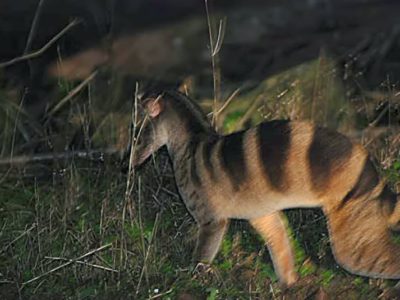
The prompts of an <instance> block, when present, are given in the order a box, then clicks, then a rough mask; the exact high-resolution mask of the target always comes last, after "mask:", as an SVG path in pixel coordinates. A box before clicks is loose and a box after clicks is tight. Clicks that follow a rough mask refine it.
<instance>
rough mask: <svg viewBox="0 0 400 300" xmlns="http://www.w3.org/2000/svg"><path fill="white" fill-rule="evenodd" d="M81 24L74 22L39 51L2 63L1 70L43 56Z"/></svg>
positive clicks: (77, 21)
mask: <svg viewBox="0 0 400 300" xmlns="http://www.w3.org/2000/svg"><path fill="white" fill-rule="evenodd" d="M79 23H80V21H79V20H73V21H72V22H70V23H69V24H68V25H67V26H65V27H64V29H63V30H61V31H60V32H59V33H57V34H56V35H55V36H54V37H53V38H52V39H51V40H50V41H48V42H47V43H46V44H45V45H44V46H43V47H42V48H40V49H39V50H36V51H33V52H31V53H29V54H26V55H22V56H18V57H15V58H13V59H11V60H9V61H6V62H3V63H0V68H5V67H8V66H11V65H13V64H16V63H19V62H21V61H25V60H28V59H33V58H36V57H38V56H40V55H42V54H43V53H44V52H46V51H47V50H48V49H49V48H50V47H51V46H52V45H53V44H54V43H55V42H57V41H58V40H59V39H60V38H61V37H62V36H63V35H65V34H66V33H67V32H68V31H69V30H70V29H71V28H72V27H74V26H76V25H78V24H79Z"/></svg>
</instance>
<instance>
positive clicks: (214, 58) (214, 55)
mask: <svg viewBox="0 0 400 300" xmlns="http://www.w3.org/2000/svg"><path fill="white" fill-rule="evenodd" d="M204 3H205V7H206V15H207V25H208V35H209V39H210V55H211V65H212V72H213V85H214V104H213V111H214V112H216V111H217V106H218V102H219V99H220V94H221V87H220V85H221V72H220V69H219V64H218V62H219V59H218V52H219V50H220V49H221V45H222V40H223V33H224V29H225V23H224V22H222V21H221V22H220V26H219V34H218V37H217V47H216V46H214V29H213V26H212V24H211V17H210V12H209V9H208V0H204ZM211 124H212V125H213V126H215V124H216V114H213V117H212V119H211Z"/></svg>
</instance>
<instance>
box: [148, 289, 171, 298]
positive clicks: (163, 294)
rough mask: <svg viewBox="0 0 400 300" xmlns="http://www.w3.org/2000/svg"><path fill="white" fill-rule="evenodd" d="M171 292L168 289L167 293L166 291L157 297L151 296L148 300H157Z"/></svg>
mask: <svg viewBox="0 0 400 300" xmlns="http://www.w3.org/2000/svg"><path fill="white" fill-rule="evenodd" d="M172 291H173V289H169V290H168V291H166V292H164V293H159V294H157V295H153V296H151V297H150V298H149V299H148V300H151V299H157V298H160V297H163V296H165V295H168V294H170V293H172Z"/></svg>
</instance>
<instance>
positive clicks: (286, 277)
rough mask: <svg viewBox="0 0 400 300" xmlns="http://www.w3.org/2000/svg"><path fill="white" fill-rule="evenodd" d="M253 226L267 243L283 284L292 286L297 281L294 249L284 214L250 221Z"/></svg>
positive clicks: (278, 213) (274, 214) (276, 213)
mask: <svg viewBox="0 0 400 300" xmlns="http://www.w3.org/2000/svg"><path fill="white" fill-rule="evenodd" d="M250 223H251V225H252V226H253V227H254V228H255V229H256V230H257V232H259V233H260V234H261V236H262V237H263V238H264V240H265V241H266V244H267V246H268V250H269V253H270V255H271V258H272V261H273V263H274V268H275V272H276V273H277V274H278V276H279V280H280V281H281V283H283V284H285V285H287V286H290V285H292V284H293V283H295V282H296V280H297V273H296V270H295V266H294V255H293V248H292V244H291V242H290V239H289V236H288V231H287V228H286V223H285V217H284V215H283V213H282V212H275V213H272V214H268V215H266V216H263V217H260V218H256V219H252V220H250Z"/></svg>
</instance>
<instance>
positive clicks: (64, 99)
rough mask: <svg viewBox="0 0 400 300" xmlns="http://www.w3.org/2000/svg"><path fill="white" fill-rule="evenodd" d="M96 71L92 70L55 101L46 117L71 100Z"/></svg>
mask: <svg viewBox="0 0 400 300" xmlns="http://www.w3.org/2000/svg"><path fill="white" fill-rule="evenodd" d="M97 73H98V71H97V70H96V71H94V72H93V73H92V74H90V75H89V76H88V77H87V78H86V79H85V80H84V81H82V82H81V83H80V84H79V85H78V86H76V87H75V88H74V89H73V90H72V91H70V92H69V93H68V95H67V96H65V97H64V98H62V99H61V100H60V102H58V103H57V105H56V106H54V108H53V109H52V110H50V111H49V113H48V114H47V117H48V118H49V117H51V116H52V115H54V114H55V113H56V112H57V111H58V110H59V109H60V108H61V107H62V106H63V105H64V104H65V103H67V102H68V101H69V100H71V99H72V98H73V97H75V96H76V95H77V94H78V93H79V92H80V91H81V90H82V89H83V88H84V87H85V86H87V85H88V83H89V82H90V81H92V79H93V78H94V77H95V76H96V75H97Z"/></svg>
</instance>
